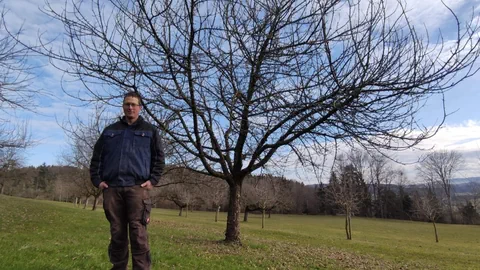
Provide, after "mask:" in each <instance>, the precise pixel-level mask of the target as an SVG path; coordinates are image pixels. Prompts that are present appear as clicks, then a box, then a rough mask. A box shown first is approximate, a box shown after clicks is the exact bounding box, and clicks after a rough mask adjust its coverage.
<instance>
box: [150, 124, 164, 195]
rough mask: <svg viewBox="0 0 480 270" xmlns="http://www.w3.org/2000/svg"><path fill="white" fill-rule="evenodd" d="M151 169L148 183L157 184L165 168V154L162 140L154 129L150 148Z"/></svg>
mask: <svg viewBox="0 0 480 270" xmlns="http://www.w3.org/2000/svg"><path fill="white" fill-rule="evenodd" d="M151 153H152V154H151V156H152V160H151V166H152V167H151V169H150V182H151V183H152V185H154V186H155V185H156V184H158V181H159V180H160V177H161V176H162V173H163V169H164V167H165V153H164V152H163V140H162V138H161V136H160V134H159V133H158V129H155V131H154V133H153V143H152V146H151Z"/></svg>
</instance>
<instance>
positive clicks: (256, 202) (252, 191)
mask: <svg viewBox="0 0 480 270" xmlns="http://www.w3.org/2000/svg"><path fill="white" fill-rule="evenodd" d="M245 184H246V185H245V188H246V191H247V194H246V195H247V196H244V200H243V201H244V204H245V212H244V219H243V221H247V220H248V213H249V212H251V211H256V210H259V211H261V213H262V229H264V228H265V214H266V212H267V211H268V212H271V211H272V210H273V209H274V208H275V207H277V206H278V205H280V204H281V200H282V198H281V197H280V194H281V193H280V189H281V186H280V180H279V179H275V177H273V176H272V175H266V174H262V175H258V176H250V177H248V179H247V180H246V183H245Z"/></svg>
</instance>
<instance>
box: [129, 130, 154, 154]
mask: <svg viewBox="0 0 480 270" xmlns="http://www.w3.org/2000/svg"><path fill="white" fill-rule="evenodd" d="M134 135H135V136H134V138H133V144H134V145H133V146H134V148H135V149H139V148H143V149H145V150H147V149H148V150H150V144H151V141H152V132H150V131H135V132H134Z"/></svg>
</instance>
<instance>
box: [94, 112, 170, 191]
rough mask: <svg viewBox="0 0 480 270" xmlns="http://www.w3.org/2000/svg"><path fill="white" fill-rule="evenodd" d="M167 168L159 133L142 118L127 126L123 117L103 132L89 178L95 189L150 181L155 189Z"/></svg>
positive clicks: (96, 146) (95, 151) (96, 145)
mask: <svg viewBox="0 0 480 270" xmlns="http://www.w3.org/2000/svg"><path fill="white" fill-rule="evenodd" d="M164 167H165V155H164V153H163V143H162V139H161V138H160V134H159V133H158V129H157V128H156V127H155V126H153V125H152V124H150V123H148V122H146V121H145V120H144V119H143V118H142V117H141V116H139V118H138V119H137V121H135V123H133V124H132V125H128V123H127V122H126V120H125V117H123V118H122V119H121V120H120V121H118V122H116V123H114V124H112V125H110V126H108V127H106V128H105V130H103V132H102V135H101V136H100V138H99V139H98V140H97V143H96V144H95V147H94V149H93V155H92V160H91V162H90V178H91V180H92V183H93V185H94V186H96V187H98V185H99V184H100V182H102V181H105V182H107V184H108V185H109V186H112V187H130V186H134V185H140V184H142V183H144V182H146V181H148V180H150V181H151V183H152V185H156V184H157V183H158V181H159V179H160V176H161V175H162V172H163V168H164Z"/></svg>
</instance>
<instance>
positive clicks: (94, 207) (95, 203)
mask: <svg viewBox="0 0 480 270" xmlns="http://www.w3.org/2000/svg"><path fill="white" fill-rule="evenodd" d="M98 197H99V196H93V206H92V211H95V210H96V209H97V203H98Z"/></svg>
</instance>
